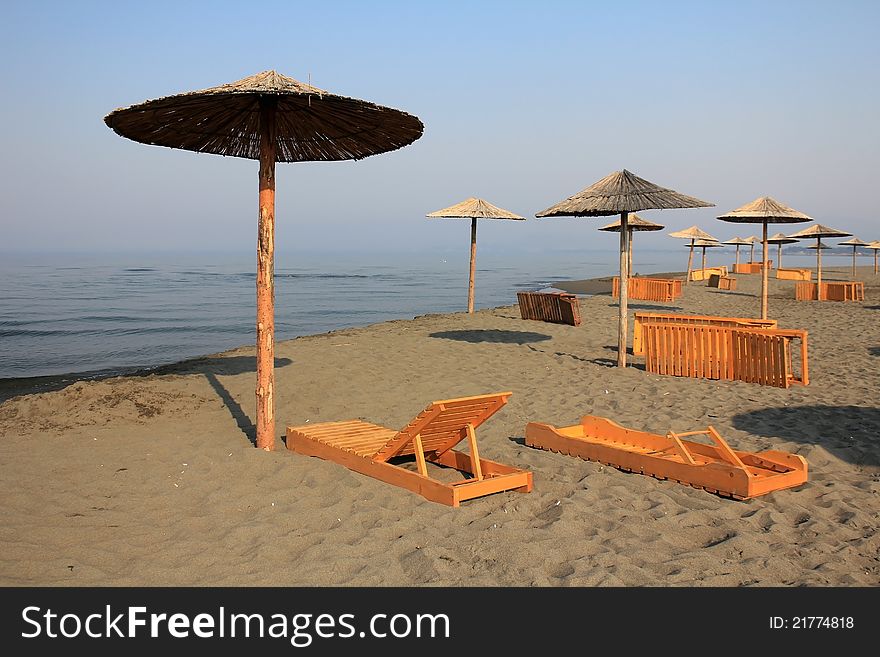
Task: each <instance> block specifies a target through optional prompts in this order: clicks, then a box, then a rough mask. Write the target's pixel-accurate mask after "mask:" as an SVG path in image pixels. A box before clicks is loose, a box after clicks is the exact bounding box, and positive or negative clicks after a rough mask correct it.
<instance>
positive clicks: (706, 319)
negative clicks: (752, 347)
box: [633, 312, 778, 356]
mask: <svg viewBox="0 0 880 657" xmlns="http://www.w3.org/2000/svg"><path fill="white" fill-rule="evenodd" d="M645 322H654V323H666V324H685V325H709V326H730V327H734V328H768V329H775V328H777V326H778V325H777V322H776V320H775V319H756V318H752V317H715V316H714V315H677V314H672V313H669V314H665V313H644V312H637V313H636V314H635V320H634V321H633V354H634V355H635V356H643V355H644V354H645V347H644V339H643V335H642V325H643V324H644V323H645Z"/></svg>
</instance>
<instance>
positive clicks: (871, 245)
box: [865, 240, 880, 276]
mask: <svg viewBox="0 0 880 657" xmlns="http://www.w3.org/2000/svg"><path fill="white" fill-rule="evenodd" d="M865 248H866V249H873V251H874V276H876V275H877V251H880V240H874V241H873V242H868V244H867V245H866V246H865Z"/></svg>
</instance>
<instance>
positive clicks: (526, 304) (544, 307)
mask: <svg viewBox="0 0 880 657" xmlns="http://www.w3.org/2000/svg"><path fill="white" fill-rule="evenodd" d="M516 300H517V303H518V304H519V314H520V315H521V316H522V318H523V319H534V320H538V321H541V322H552V323H554V324H570V325H571V326H578V325H580V323H581V316H580V312H579V310H578V300H577V296H575V295H574V294H567V293H565V292H517V293H516Z"/></svg>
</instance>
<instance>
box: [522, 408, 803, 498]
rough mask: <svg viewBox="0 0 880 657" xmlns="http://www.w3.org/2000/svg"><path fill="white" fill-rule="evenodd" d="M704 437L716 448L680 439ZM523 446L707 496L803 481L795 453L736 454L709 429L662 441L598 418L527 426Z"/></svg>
mask: <svg viewBox="0 0 880 657" xmlns="http://www.w3.org/2000/svg"><path fill="white" fill-rule="evenodd" d="M695 435H706V436H708V437H709V438H710V439H711V440H712V442H714V443H715V444H714V445H706V444H704V443H696V442H693V441H690V440H682V438H683V437H685V436H695ZM526 445H529V446H530V447H537V448H539V449H546V450H550V451H552V452H559V453H562V454H568V455H570V456H577V457H580V458H582V459H585V460H588V461H599V462H600V463H605V464H606V465H611V466H614V467H616V468H619V469H621V470H625V471H627V472H637V473H641V474H646V475H651V476H652V477H656V478H658V479H672V480H674V481H678V482H680V483H682V484H688V485H689V486H693V487H694V488H703V489H705V490H707V491H709V492H710V493H718V494H719V495H723V496H725V497H732V498H734V499H738V500H746V499H749V498H751V497H756V496H758V495H764V494H766V493H770V492H773V491H775V490H780V489H783V488H791V487H793V486H798V485H800V484H802V483H804V482H806V481H807V461H806V460H805V459H804V458H803V457H802V456H799V455H797V454H789V453H788V452H779V451H776V450H769V451H765V452H755V453H753V452H740V451H735V450H732V449H731V448H730V446H729V445H728V444H727V442H726V441H725V440H724V439H723V438H722V437H721V436H720V435H718V432H717V431H715V429H713V428H712V427H711V426H710V427H708V428H707V429H706V430H705V431H688V432H686V433H673V432H672V431H670V432H669V433H667V434H666V435H665V436H661V435H659V434H654V433H648V432H646V431H636V430H634V429H627V428H626V427H622V426H620V425H619V424H617V423H616V422H612V421H611V420H608V419H607V418H604V417H599V416H596V415H585V416H584V417H582V418H581V423H580V424H578V425H575V426H571V427H554V426H552V425H550V424H542V423H539V422H530V423H529V424H528V425H527V426H526Z"/></svg>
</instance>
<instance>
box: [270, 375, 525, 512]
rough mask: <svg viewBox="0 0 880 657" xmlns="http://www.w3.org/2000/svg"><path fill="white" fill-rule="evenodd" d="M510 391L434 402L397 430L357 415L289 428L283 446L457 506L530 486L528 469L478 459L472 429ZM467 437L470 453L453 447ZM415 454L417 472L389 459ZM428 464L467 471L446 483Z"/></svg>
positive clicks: (493, 412) (502, 400) (481, 421)
mask: <svg viewBox="0 0 880 657" xmlns="http://www.w3.org/2000/svg"><path fill="white" fill-rule="evenodd" d="M510 395H511V393H509V392H499V393H495V394H491V395H478V396H476V397H462V398H460V399H446V400H443V401H435V402H434V403H432V404H430V405H429V406H428V407H427V408H426V409H425V410H424V411H422V412H421V413H419V414H418V415H417V416H416V417H415V419H413V421H412V422H410V423H409V424H408V425H406V426H405V427H404V428H403V429H401V430H400V431H394V429H388V428H386V427H383V426H379V425H378V424H371V423H369V422H363V421H361V420H347V421H344V422H323V423H319V424H304V425H302V426H298V427H287V448H288V449H290V450H293V451H294V452H298V453H300V454H306V455H308V456H318V457H320V458H322V459H327V460H328V461H336V462H337V463H341V464H342V465H344V466H346V467H347V468H349V469H351V470H354V471H356V472H360V473H361V474H365V475H369V476H370V477H375V478H376V479H381V480H382V481H385V482H388V483H389V484H394V485H395V486H401V487H403V488H408V489H409V490H411V491H413V492H416V493H418V494H419V495H421V496H422V497H425V498H427V499H429V500H431V501H433V502H440V503H441V504H448V505H450V506H459V504H460V503H461V502H463V501H464V500H470V499H473V498H475V497H482V496H483V495H490V494H492V493H499V492H502V491H506V490H515V491H520V492H523V493H528V492H529V491H531V490H532V473H531V472H528V471H526V470H520V469H518V468H514V467H511V466H508V465H502V464H501V463H496V462H494V461H490V460H488V459H484V458H480V453H479V450H478V448H477V437H476V434H475V430H476V428H477V427H478V426H480V425H481V424H482V423H483V422H485V421H486V420H487V419H489V418H490V417H491V416H492V415H494V414H495V412H496V411H497V410H498V409H500V408H501V407H502V406H504V405H505V404H506V403H507V398H508V397H510ZM465 439H467V441H468V444H469V447H470V453H469V454H466V453H464V452H459V451H456V450H454V449H452V448H453V447H455V446H456V445H457V444H458V443H460V442H461V441H462V440H465ZM412 455H414V456H415V460H416V466H417V468H418V472H414V471H413V470H408V469H407V468H404V467H401V466H400V465H395V464H393V463H391V459H392V458H395V457H400V456H412ZM427 463H433V464H435V465H439V466H446V467H450V468H454V469H456V470H459V471H461V472H465V473H468V474H470V475H471V477H469V478H467V479H463V480H461V481H456V482H452V483H446V482H441V481H437V480H436V479H433V478H431V477H430V475H429V474H428V469H427Z"/></svg>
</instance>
